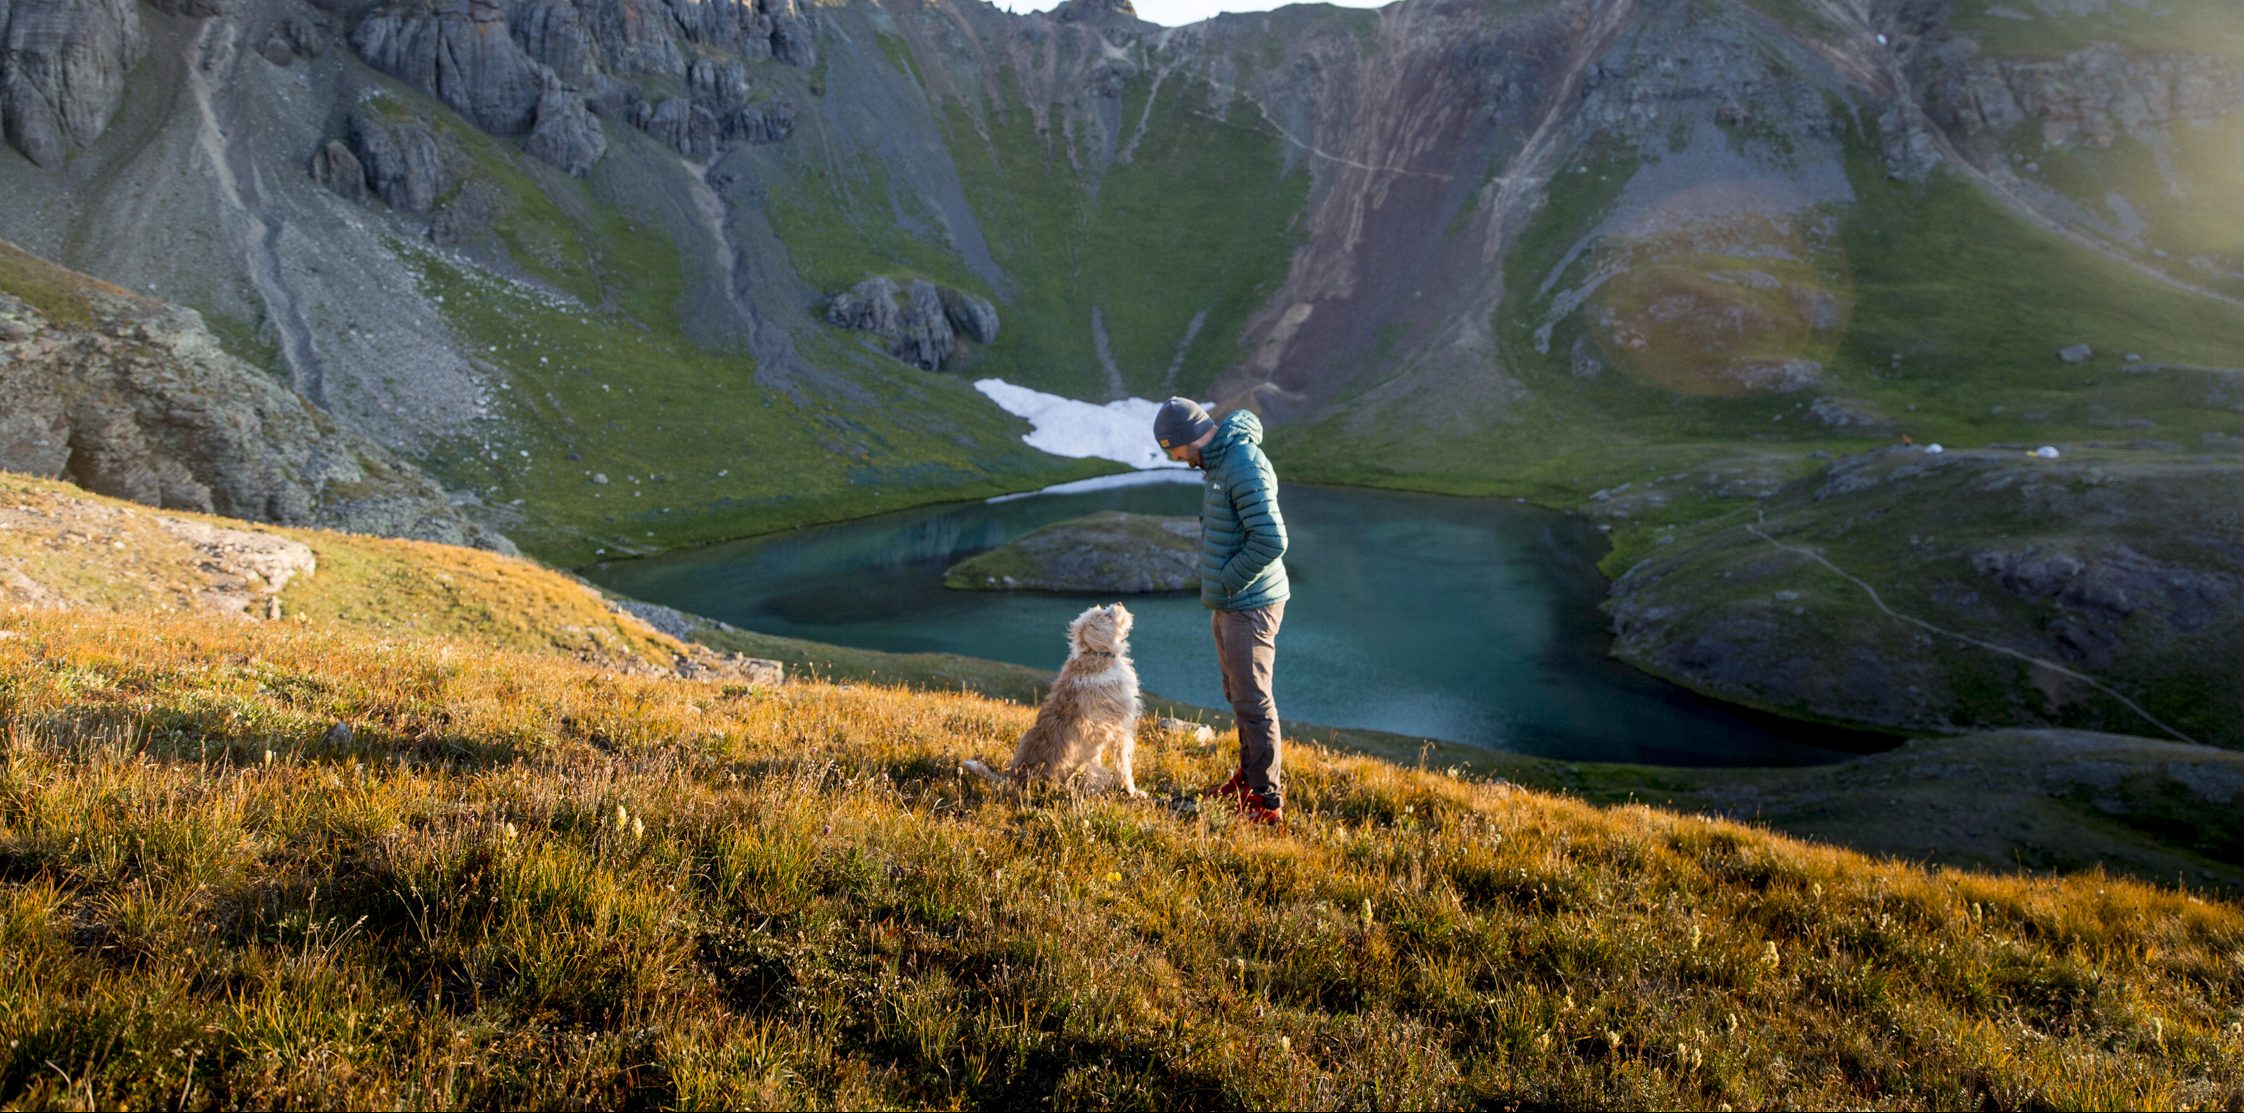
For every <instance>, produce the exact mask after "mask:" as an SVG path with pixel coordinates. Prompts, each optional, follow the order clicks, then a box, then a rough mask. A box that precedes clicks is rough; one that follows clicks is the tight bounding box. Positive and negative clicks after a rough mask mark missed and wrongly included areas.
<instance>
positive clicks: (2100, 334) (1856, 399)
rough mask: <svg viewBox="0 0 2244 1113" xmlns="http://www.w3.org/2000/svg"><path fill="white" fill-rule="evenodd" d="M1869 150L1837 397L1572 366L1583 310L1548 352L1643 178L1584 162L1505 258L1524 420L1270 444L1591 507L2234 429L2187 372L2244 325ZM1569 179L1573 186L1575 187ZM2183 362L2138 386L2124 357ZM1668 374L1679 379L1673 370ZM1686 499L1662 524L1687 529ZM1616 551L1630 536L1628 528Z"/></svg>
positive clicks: (1314, 475)
mask: <svg viewBox="0 0 2244 1113" xmlns="http://www.w3.org/2000/svg"><path fill="white" fill-rule="evenodd" d="M1871 149H1872V148H1871V147H1870V146H1869V145H1868V144H1867V143H1857V144H1856V145H1855V146H1854V147H1853V150H1854V151H1855V152H1856V155H1855V161H1854V165H1853V167H1852V173H1851V175H1850V176H1851V177H1852V179H1853V182H1854V186H1855V189H1856V193H1857V201H1856V203H1855V204H1853V205H1850V206H1847V207H1845V208H1844V209H1843V210H1840V211H1837V212H1834V213H1832V214H1831V216H1832V217H1833V219H1834V220H1835V221H1836V228H1837V234H1836V236H1835V237H1834V238H1832V239H1831V240H1830V241H1829V242H1828V243H1827V244H1825V245H1824V246H1823V247H1822V248H1821V250H1819V251H1818V252H1817V253H1816V257H1815V265H1816V268H1817V270H1818V272H1819V277H1818V280H1819V281H1821V282H1822V283H1823V284H1824V286H1825V288H1826V289H1828V290H1830V291H1833V292H1834V293H1835V294H1837V295H1839V296H1841V297H1842V298H1843V304H1844V306H1845V307H1846V313H1847V316H1846V321H1845V325H1844V328H1843V330H1842V331H1841V333H1840V340H1839V342H1838V343H1837V344H1836V346H1835V347H1832V348H1831V349H1830V350H1828V351H1824V350H1818V351H1813V352H1803V354H1807V355H1813V356H1818V357H1821V359H1822V361H1823V362H1825V367H1824V370H1823V373H1822V382H1821V384H1820V385H1819V386H1817V387H1815V388H1813V389H1810V390H1807V391H1804V392H1801V393H1797V394H1761V395H1749V396H1743V397H1719V396H1706V395H1702V394H1694V393H1688V392H1681V391H1677V390H1671V389H1667V388H1666V387H1665V386H1663V385H1661V383H1660V382H1659V381H1658V380H1657V379H1656V378H1654V379H1651V380H1648V379H1647V378H1646V377H1643V376H1639V375H1633V374H1627V373H1615V372H1607V373H1604V374H1600V375H1597V376H1595V377H1592V378H1586V379H1585V378H1583V377H1581V376H1578V375H1576V374H1574V373H1573V372H1572V370H1571V368H1570V367H1569V365H1568V359H1569V350H1570V347H1571V344H1572V342H1573V340H1574V339H1576V338H1578V337H1581V336H1583V335H1584V332H1583V329H1584V327H1585V326H1584V325H1583V323H1582V321H1581V314H1579V313H1576V314H1573V315H1570V316H1567V317H1565V318H1563V319H1561V321H1560V322H1559V324H1558V327H1557V328H1556V329H1555V330H1554V333H1553V338H1552V341H1551V343H1550V344H1549V349H1550V351H1549V353H1548V354H1545V353H1543V352H1540V351H1538V350H1537V348H1536V345H1535V340H1534V331H1535V329H1536V328H1537V327H1538V326H1539V325H1540V324H1541V322H1542V320H1543V314H1544V312H1546V311H1547V308H1548V306H1549V300H1548V299H1549V297H1551V296H1553V295H1555V293H1556V292H1557V291H1560V290H1564V289H1566V288H1567V287H1568V285H1569V279H1570V278H1573V279H1578V277H1579V276H1580V275H1581V274H1583V273H1585V272H1586V268H1588V267H1590V266H1592V265H1593V261H1594V258H1595V256H1596V252H1595V251H1594V250H1593V251H1590V252H1584V253H1582V254H1581V256H1580V257H1578V258H1577V259H1576V261H1574V262H1572V263H1571V264H1569V265H1568V269H1567V270H1566V271H1565V272H1563V275H1562V279H1561V280H1560V281H1558V282H1556V283H1554V284H1553V285H1552V290H1551V292H1550V293H1548V294H1538V291H1540V289H1541V287H1542V284H1543V281H1544V276H1546V275H1549V274H1551V273H1552V272H1554V271H1557V270H1559V266H1560V263H1561V262H1562V261H1563V260H1565V259H1566V257H1567V255H1568V253H1569V252H1570V251H1571V249H1572V248H1573V246H1574V245H1575V244H1576V242H1577V241H1579V240H1580V239H1582V238H1583V237H1584V236H1587V235H1588V234H1589V233H1590V232H1591V231H1592V230H1593V229H1595V228H1596V227H1597V225H1598V223H1599V221H1600V220H1602V219H1603V217H1604V215H1605V212H1606V211H1607V207H1608V206H1609V205H1610V204H1611V199H1612V198H1613V197H1615V196H1617V195H1618V190H1619V188H1620V184H1621V182H1622V181H1624V180H1625V178H1626V177H1627V175H1628V174H1629V173H1630V172H1631V171H1632V169H1633V166H1632V164H1631V163H1629V162H1628V161H1626V160H1625V159H1600V160H1592V161H1591V162H1588V163H1585V165H1586V166H1588V167H1589V168H1590V170H1589V172H1588V173H1587V174H1585V175H1581V176H1580V177H1583V178H1584V179H1585V181H1586V186H1585V187H1570V188H1569V189H1567V190H1565V191H1559V192H1556V193H1554V199H1553V202H1552V204H1551V205H1549V206H1547V207H1546V208H1545V209H1544V210H1543V211H1542V212H1541V213H1539V214H1538V216H1537V218H1536V220H1535V222H1534V223H1533V224H1532V225H1531V226H1530V227H1529V228H1528V229H1527V230H1526V231H1525V232H1523V233H1522V235H1521V236H1520V237H1519V239H1518V241H1517V244H1516V246H1515V248H1514V250H1513V252H1512V254H1511V255H1510V256H1509V257H1508V259H1507V263H1506V270H1507V275H1508V276H1509V283H1508V285H1509V288H1510V289H1511V290H1513V291H1514V293H1515V302H1514V303H1513V304H1512V305H1510V306H1509V307H1508V308H1507V309H1506V310H1505V311H1504V312H1503V314H1502V315H1501V318H1500V319H1499V321H1498V322H1497V326H1498V330H1499V334H1500V335H1501V336H1503V337H1504V338H1506V342H1505V345H1504V354H1505V359H1506V367H1507V369H1508V370H1510V371H1511V372H1512V373H1513V374H1515V375H1517V376H1518V377H1519V379H1520V380H1521V381H1522V383H1523V384H1524V385H1526V387H1527V388H1528V390H1529V397H1528V398H1527V399H1526V400H1525V401H1523V402H1521V403H1519V404H1518V405H1516V406H1515V408H1514V410H1513V412H1512V413H1511V415H1510V416H1509V418H1508V419H1507V420H1503V421H1500V422H1497V423H1495V424H1494V425H1492V426H1491V427H1490V428H1488V429H1486V430H1481V431H1475V432H1471V433H1465V434H1462V435H1449V434H1444V435H1441V436H1438V437H1437V436H1424V435H1420V434H1419V433H1418V432H1417V431H1416V429H1415V428H1413V425H1412V423H1413V422H1423V421H1424V420H1425V415H1424V414H1413V413H1411V412H1410V411H1409V409H1408V408H1407V407H1389V408H1388V409H1386V410H1385V411H1383V416H1382V420H1381V422H1380V423H1379V424H1378V425H1376V426H1374V427H1371V428H1351V427H1350V425H1349V424H1347V423H1346V422H1344V421H1341V420H1330V421H1326V422H1323V423H1319V424H1311V425H1307V426H1295V427H1280V428H1279V429H1277V430H1275V431H1274V432H1273V435H1272V445H1273V453H1274V454H1278V453H1285V454H1286V455H1287V458H1288V459H1289V466H1290V474H1293V475H1296V476H1298V477H1299V478H1301V479H1314V480H1318V481H1326V482H1353V483H1369V484H1374V485H1394V486H1406V487H1431V488H1434V489H1440V490H1447V491H1453V492H1457V493H1469V494H1521V495H1526V496H1529V497H1533V498H1537V499H1541V500H1546V501H1549V502H1552V503H1556V504H1560V505H1579V504H1580V503H1581V501H1582V500H1583V499H1584V498H1586V496H1588V495H1589V494H1590V493H1592V492H1595V491H1597V490H1600V489H1602V488H1606V487H1610V486H1613V485H1615V484H1618V483H1623V482H1629V481H1641V480H1643V479H1644V478H1645V477H1646V476H1647V475H1666V474H1669V473H1671V472H1675V471H1681V470H1689V469H1693V468H1701V467H1705V466H1707V465H1709V464H1711V463H1712V462H1713V461H1716V460H1721V459H1725V458H1732V459H1734V458H1738V457H1758V458H1759V459H1760V460H1761V461H1762V467H1763V470H1765V471H1767V472H1768V473H1769V474H1770V475H1771V476H1772V477H1783V476H1790V475H1797V474H1804V473H1805V472H1806V471H1808V470H1811V469H1812V468H1814V467H1815V466H1817V465H1816V463H1815V461H1814V460H1813V458H1812V457H1811V453H1814V452H1818V451H1821V452H1843V451H1851V450H1859V449H1861V448H1865V447H1870V446H1872V445H1875V444H1881V443H1891V442H1892V441H1894V440H1895V439H1897V438H1898V437H1899V436H1900V435H1902V434H1904V433H1906V434H1908V435H1910V436H1911V437H1912V438H1913V439H1915V440H1916V441H1918V442H1919V443H1925V442H1930V441H1941V442H1944V443H1947V444H1952V445H1962V446H1978V445H1986V444H2002V443H2024V444H2028V445H2036V444H2042V443H2049V442H2054V443H2060V444H2078V443H2083V442H2089V441H2110V442H2124V441H2128V440H2133V439H2138V438H2155V439H2158V440H2162V441H2168V442H2173V443H2177V444H2180V445H2182V446H2185V447H2190V448H2195V447H2197V446H2198V445H2199V443H2200V442H2201V441H2202V440H2203V438H2205V437H2206V435H2207V434H2221V433H2224V432H2227V431H2231V430H2233V429H2234V428H2235V423H2236V415H2235V414H2234V412H2232V411H2231V410H2230V409H2229V408H2228V407H2227V406H2226V405H2224V404H2221V403H2220V402H2219V401H2218V396H2219V394H2220V390H2219V387H2220V385H2221V383H2222V381H2223V380H2222V379H2221V378H2220V377H2219V376H2217V375H2208V374H2206V373H2204V372H2199V371H2191V370H2187V369H2186V368H2187V367H2189V366H2201V367H2227V366H2232V365H2234V364H2235V362H2236V353H2238V352H2240V351H2244V316H2240V315H2238V314H2237V313H2236V312H2235V311H2234V310H2233V309H2232V308H2231V307H2229V306H2226V305H2223V304H2220V303H2217V302H2213V301H2210V300H2208V299H2203V298H2198V297H2194V296H2191V295H2189V294H2187V293H2184V292H2181V291H2177V290H2176V289H2174V288H2173V287H2170V286H2167V285H2165V284H2163V283H2160V282H2157V281H2156V280H2154V279H2151V278H2148V277H2145V276H2143V275H2141V274H2139V273H2137V272H2135V271H2133V270H2131V269H2129V268H2128V267H2126V266H2125V265H2124V264H2121V263H2118V262H2115V261H2113V260H2110V259H2107V258H2105V257H2103V256H2100V255H2097V254H2095V253H2093V252H2091V251H2089V250H2087V249H2085V248H2082V247H2079V246H2077V245H2074V244H2072V243H2070V242H2068V241H2065V240H2063V239H2060V238H2058V237H2056V236H2054V235H2051V234H2048V233H2044V232H2042V231H2040V230H2038V229H2035V228H2032V227H2030V226H2028V225H2026V224H2025V223H2024V222H2022V221H2020V220H2018V219H2016V218H2014V217H2012V216H2010V215H2009V214H2008V213H2006V212H2005V211H2004V210H2002V209H2001V208H2000V207H1999V206H1998V205H1997V204H1996V203H1995V202H1993V201H1992V200H1990V199H1988V198H1986V197H1984V196H1983V195H1981V194H1979V193H1978V192H1976V191H1975V190H1973V189H1972V188H1971V187H1970V186H1968V185H1966V184H1964V183H1963V182H1961V181H1959V180H1957V179H1955V178H1953V177H1948V176H1936V177H1935V178H1934V180H1933V181H1931V182H1930V183H1927V184H1925V185H1923V186H1912V185H1908V184H1904V183H1897V182H1892V181H1889V180H1887V179H1886V178H1885V176H1884V175H1883V173H1882V172H1880V171H1879V170H1878V169H1877V167H1876V166H1875V164H1874V160H1873V159H1872V157H1871V154H1870V151H1871ZM1570 177H1572V176H1570ZM2077 342H2086V343H2089V344H2090V345H2092V346H2093V347H2094V348H2095V349H2096V351H2097V355H2096V357H2095V358H2094V359H2092V360H2090V361H2089V362H2086V363H2083V364H2078V365H2069V364H2065V363H2062V362H2061V361H2059V360H2058V359H2057V357H2056V352H2057V349H2059V348H2061V347H2064V346H2066V345H2068V344H2073V343H2077ZM2128 353H2135V354H2139V355H2142V356H2143V357H2144V358H2145V361H2146V362H2149V363H2159V364H2174V365H2182V367H2183V369H2178V370H2174V369H2169V370H2162V371H2159V372H2157V373H2149V374H2132V373H2127V372H2126V370H2125V368H2126V366H2127V361H2126V360H2125V358H2124V357H2125V355H2126V354H2128ZM1663 369H1664V368H1663ZM1823 394H1828V395H1831V396H1834V397H1837V398H1842V399H1846V400H1848V401H1849V402H1851V403H1855V404H1857V405H1858V406H1859V407H1860V408H1861V409H1862V410H1863V411H1864V412H1866V413H1868V414H1872V415H1875V417H1876V419H1877V420H1878V422H1879V424H1878V425H1876V426H1874V427H1873V428H1871V429H1850V428H1845V427H1833V426H1830V425H1826V424H1823V423H1821V422H1819V421H1818V420H1816V419H1815V417H1814V415H1813V414H1812V413H1811V412H1810V411H1809V405H1808V402H1809V400H1811V399H1813V398H1815V397H1816V396H1818V395H1823ZM1703 509H1704V508H1703V507H1700V506H1695V505H1681V506H1678V507H1677V508H1676V510H1675V511H1674V512H1673V513H1672V514H1669V515H1666V516H1663V517H1660V518H1658V519H1656V520H1655V521H1653V522H1650V523H1636V524H1635V525H1628V526H1622V527H1620V528H1621V529H1623V530H1628V529H1634V528H1636V526H1637V525H1642V526H1645V527H1646V528H1650V527H1652V526H1656V525H1659V524H1664V523H1668V522H1675V521H1686V520H1690V519H1691V518H1693V517H1695V516H1696V515H1697V514H1698V513H1699V512H1700V511H1701V510H1703ZM1616 542H1617V544H1623V545H1625V544H1627V543H1628V542H1629V539H1628V538H1626V537H1622V538H1617V539H1616Z"/></svg>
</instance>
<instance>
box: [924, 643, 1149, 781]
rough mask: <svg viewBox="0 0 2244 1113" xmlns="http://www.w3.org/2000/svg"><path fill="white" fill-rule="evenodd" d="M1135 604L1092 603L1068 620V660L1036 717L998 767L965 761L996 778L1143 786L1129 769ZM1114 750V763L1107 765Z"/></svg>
mask: <svg viewBox="0 0 2244 1113" xmlns="http://www.w3.org/2000/svg"><path fill="white" fill-rule="evenodd" d="M1130 623H1131V618H1130V612H1129V610H1128V609H1127V608H1125V607H1123V606H1122V604H1120V603H1115V604H1112V605H1110V606H1105V607H1093V608H1091V609H1090V610H1087V611H1084V612H1083V613H1082V614H1080V615H1077V616H1076V617H1075V621H1074V622H1072V623H1069V624H1068V628H1067V639H1068V654H1067V664H1064V665H1061V666H1060V677H1059V679H1058V680H1056V681H1054V682H1053V684H1052V693H1051V694H1050V695H1048V696H1045V697H1044V706H1043V707H1040V708H1038V709H1037V712H1036V722H1035V723H1034V724H1032V725H1031V726H1030V727H1029V729H1028V733H1026V734H1023V735H1022V736H1021V744H1020V746H1019V747H1017V748H1015V749H1014V751H1013V760H1012V761H1010V762H1008V763H1006V766H1005V772H1003V773H999V772H996V771H995V770H992V769H991V768H990V767H989V766H987V765H984V764H982V763H981V762H979V761H968V762H967V763H966V768H967V769H968V770H969V771H971V772H974V773H978V774H980V775H982V776H984V777H987V778H989V779H990V780H993V781H997V782H999V783H1025V782H1028V781H1047V782H1052V783H1056V784H1071V783H1072V784H1078V785H1080V786H1081V787H1082V788H1083V789H1085V790H1086V791H1090V792H1106V791H1111V790H1114V789H1120V790H1121V791H1123V792H1124V793H1127V794H1129V795H1131V796H1137V795H1141V794H1140V793H1139V792H1138V784H1137V778H1136V776H1135V775H1134V774H1132V772H1131V771H1130V762H1131V759H1132V758H1133V757H1135V756H1136V751H1137V739H1138V670H1137V669H1136V668H1134V667H1132V666H1131V664H1130ZM1110 752H1111V753H1112V755H1113V759H1114V767H1113V768H1112V769H1109V768H1107V766H1106V759H1107V756H1108V754H1109V753H1110Z"/></svg>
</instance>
